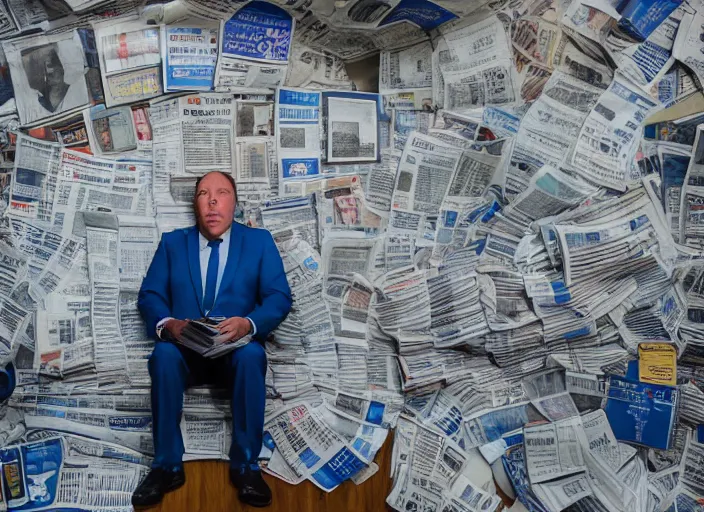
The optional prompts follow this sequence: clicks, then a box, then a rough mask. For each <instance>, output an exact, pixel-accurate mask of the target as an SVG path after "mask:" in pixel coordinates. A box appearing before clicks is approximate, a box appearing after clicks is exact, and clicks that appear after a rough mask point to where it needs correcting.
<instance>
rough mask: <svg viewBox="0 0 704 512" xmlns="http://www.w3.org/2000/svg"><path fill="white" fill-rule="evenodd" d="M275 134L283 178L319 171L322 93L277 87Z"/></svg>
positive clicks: (312, 176) (311, 174) (292, 177)
mask: <svg viewBox="0 0 704 512" xmlns="http://www.w3.org/2000/svg"><path fill="white" fill-rule="evenodd" d="M277 100H278V101H277V104H276V130H275V131H276V134H277V142H278V149H279V158H280V162H279V173H280V176H279V177H280V179H281V180H283V181H286V180H292V179H306V178H314V177H316V176H318V175H319V174H320V152H321V150H320V105H321V97H320V93H318V92H313V91H303V90H297V89H289V88H281V89H279V90H278V91H277Z"/></svg>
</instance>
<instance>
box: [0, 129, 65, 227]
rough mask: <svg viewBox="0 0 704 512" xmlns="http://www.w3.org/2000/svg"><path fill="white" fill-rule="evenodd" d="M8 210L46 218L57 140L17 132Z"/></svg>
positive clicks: (55, 168)
mask: <svg viewBox="0 0 704 512" xmlns="http://www.w3.org/2000/svg"><path fill="white" fill-rule="evenodd" d="M15 144H16V150H15V165H14V168H13V171H12V187H11V189H10V198H9V206H8V213H9V214H10V215H13V216H16V217H21V218H25V219H28V220H30V219H31V220H36V221H43V222H50V221H51V215H52V205H53V203H54V191H55V189H56V180H57V175H58V164H59V151H60V146H59V145H58V144H52V143H49V142H44V141H40V140H37V139H33V138H32V137H28V136H26V135H23V134H19V135H18V136H17V142H16V143H15Z"/></svg>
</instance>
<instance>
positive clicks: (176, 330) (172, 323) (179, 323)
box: [164, 318, 188, 339]
mask: <svg viewBox="0 0 704 512" xmlns="http://www.w3.org/2000/svg"><path fill="white" fill-rule="evenodd" d="M187 325H188V320H177V319H175V318H172V319H171V320H168V321H167V322H166V323H165V324H164V329H166V330H167V331H169V334H170V335H171V336H172V337H173V338H174V339H179V338H180V337H181V332H182V331H183V329H184V328H185V327H186V326H187Z"/></svg>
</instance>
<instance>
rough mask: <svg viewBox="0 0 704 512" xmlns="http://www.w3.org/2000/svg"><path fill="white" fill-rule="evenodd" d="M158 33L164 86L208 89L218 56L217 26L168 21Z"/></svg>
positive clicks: (175, 89)
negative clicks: (176, 23)
mask: <svg viewBox="0 0 704 512" xmlns="http://www.w3.org/2000/svg"><path fill="white" fill-rule="evenodd" d="M161 35H162V45H161V48H162V51H163V52H164V57H163V59H162V62H163V64H164V89H165V90H166V91H167V92H171V91H178V90H192V91H209V90H211V89H212V88H213V80H214V78H215V65H216V63H217V58H218V29H217V27H215V26H212V27H198V26H170V25H167V26H166V27H163V29H162V30H161Z"/></svg>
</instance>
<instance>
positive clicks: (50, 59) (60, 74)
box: [44, 49, 64, 87]
mask: <svg viewBox="0 0 704 512" xmlns="http://www.w3.org/2000/svg"><path fill="white" fill-rule="evenodd" d="M44 73H45V75H46V82H47V84H49V86H51V87H56V86H57V85H59V84H62V83H63V81H64V67H63V65H62V64H61V60H60V59H59V56H58V55H57V54H56V51H54V50H53V49H52V50H51V51H50V52H49V55H48V56H47V60H45V61H44Z"/></svg>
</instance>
